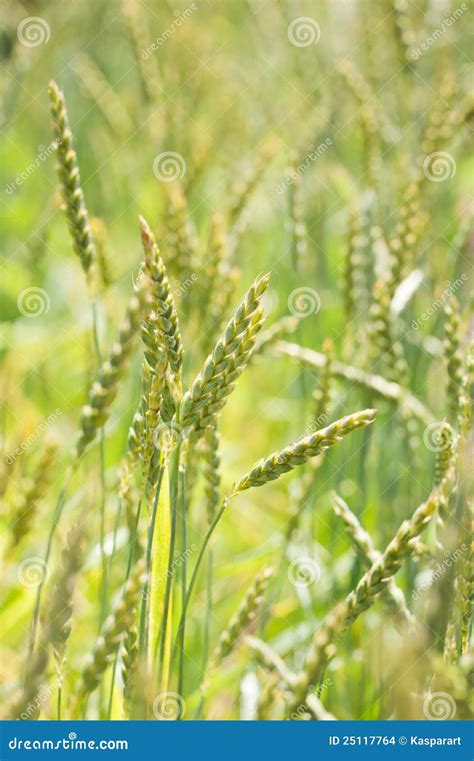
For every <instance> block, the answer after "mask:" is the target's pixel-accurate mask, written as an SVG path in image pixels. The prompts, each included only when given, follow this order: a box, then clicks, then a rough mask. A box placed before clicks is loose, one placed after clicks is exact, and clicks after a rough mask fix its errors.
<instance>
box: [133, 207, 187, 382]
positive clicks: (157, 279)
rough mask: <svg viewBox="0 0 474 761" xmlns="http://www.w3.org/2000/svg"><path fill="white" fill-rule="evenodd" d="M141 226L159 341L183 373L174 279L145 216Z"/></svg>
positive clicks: (177, 374)
mask: <svg viewBox="0 0 474 761" xmlns="http://www.w3.org/2000/svg"><path fill="white" fill-rule="evenodd" d="M140 228H141V235H142V243H143V248H144V250H145V267H146V270H147V272H148V275H149V277H150V281H151V290H152V307H153V310H154V314H155V321H154V323H155V324H154V329H155V332H156V338H157V341H158V344H161V345H163V346H165V347H166V349H167V351H168V361H169V364H170V367H171V369H172V371H173V373H174V374H175V376H177V377H179V375H180V373H181V368H182V365H183V358H184V348H183V342H182V339H181V331H180V329H179V320H178V313H177V311H176V307H175V303H174V299H173V294H172V293H171V286H170V282H169V280H168V275H167V274H166V268H165V265H164V262H163V259H162V258H161V256H160V252H159V251H158V246H157V245H156V241H155V237H154V235H153V233H152V231H151V230H150V227H149V226H148V224H147V222H146V221H145V219H144V218H143V217H140ZM152 315H153V313H152Z"/></svg>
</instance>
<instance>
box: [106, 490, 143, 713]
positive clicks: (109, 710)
mask: <svg viewBox="0 0 474 761" xmlns="http://www.w3.org/2000/svg"><path fill="white" fill-rule="evenodd" d="M145 483H146V479H145ZM142 504H143V489H142V492H141V494H140V499H139V501H138V507H137V515H136V518H135V525H134V527H133V535H132V539H131V542H130V551H129V553H128V561H127V570H126V572H125V582H124V583H125V584H126V583H127V581H128V579H129V578H130V573H131V570H132V563H133V556H134V555H135V547H136V544H137V538H138V526H139V523H140V514H141V510H142ZM117 661H118V653H116V654H115V658H114V662H113V665H112V678H111V685H110V694H109V705H108V708H107V717H108V719H110V716H111V715H112V701H113V694H114V685H115V674H116V672H117Z"/></svg>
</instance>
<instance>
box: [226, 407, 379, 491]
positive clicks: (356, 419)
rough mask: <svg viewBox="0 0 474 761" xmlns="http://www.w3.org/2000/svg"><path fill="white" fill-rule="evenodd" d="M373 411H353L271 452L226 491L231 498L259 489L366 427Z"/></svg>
mask: <svg viewBox="0 0 474 761" xmlns="http://www.w3.org/2000/svg"><path fill="white" fill-rule="evenodd" d="M375 413H376V410H371V409H367V410H362V411H361V412H354V413H353V414H352V415H347V416H346V417H343V418H341V419H340V420H336V421H335V422H334V423H331V425H328V426H326V428H322V429H321V430H320V431H316V432H315V433H312V434H310V435H309V436H305V437H304V438H301V439H299V440H298V441H295V442H294V443H293V444H290V445H289V446H287V447H285V449H281V450H278V451H276V452H273V453H272V454H271V455H268V457H265V458H264V459H262V460H259V462H257V463H256V464H255V465H254V466H253V468H252V469H251V470H249V472H248V473H246V474H245V475H244V476H242V478H241V479H240V481H238V482H237V483H236V484H235V485H234V486H233V487H232V490H231V492H230V496H232V497H233V496H234V495H236V494H238V493H239V492H241V491H245V489H251V488H253V487H254V486H263V484H266V483H267V482H268V481H275V480H276V479H277V478H279V477H280V476H281V475H282V473H288V471H290V470H293V469H294V468H296V467H297V466H298V465H302V464H303V463H305V462H306V461H307V460H309V458H310V457H315V456H316V455H318V454H320V453H321V452H323V451H324V450H325V449H327V448H328V447H332V446H333V445H334V444H337V443H338V442H339V441H340V440H341V439H342V438H343V437H344V436H347V434H348V433H351V432H352V431H355V430H357V429H358V428H363V427H365V426H366V425H370V423H372V422H373V421H374V419H375Z"/></svg>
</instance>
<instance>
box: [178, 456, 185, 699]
mask: <svg viewBox="0 0 474 761" xmlns="http://www.w3.org/2000/svg"><path fill="white" fill-rule="evenodd" d="M178 476H179V497H180V506H181V516H180V517H181V542H182V544H181V552H182V565H181V606H182V610H184V604H185V602H186V586H187V578H186V577H187V560H186V553H187V526H186V447H185V446H184V447H183V457H182V459H181V462H180V464H179V472H178ZM185 630H186V617H185V618H184V622H183V629H182V633H181V641H180V644H179V648H180V654H179V671H178V694H179V695H181V696H182V697H184V693H183V688H184V638H185Z"/></svg>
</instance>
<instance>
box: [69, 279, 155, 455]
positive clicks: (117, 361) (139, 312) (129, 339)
mask: <svg viewBox="0 0 474 761" xmlns="http://www.w3.org/2000/svg"><path fill="white" fill-rule="evenodd" d="M149 295H150V291H149V287H148V281H147V280H143V281H142V282H141V283H140V285H139V286H138V287H137V288H135V289H134V294H133V296H132V298H131V300H130V302H129V305H128V309H127V312H126V314H125V317H124V319H123V321H122V324H121V325H120V330H119V337H118V341H117V342H116V343H115V344H114V345H113V347H112V351H111V353H110V355H109V358H108V360H107V361H106V362H104V364H103V365H102V367H101V368H100V370H99V373H98V378H97V380H96V382H95V383H93V384H92V387H91V389H90V391H89V403H88V404H86V405H85V406H84V407H83V408H82V414H81V432H80V435H79V440H78V442H77V445H76V457H80V456H81V455H82V453H83V452H84V450H85V448H86V446H87V445H88V444H90V443H91V442H92V441H93V440H94V439H95V437H96V435H97V431H98V430H99V429H100V428H102V426H103V425H105V423H106V421H107V419H108V416H109V407H110V405H111V404H112V402H113V400H114V398H115V396H116V394H117V389H118V382H119V380H120V379H121V378H122V377H123V375H124V373H125V370H126V367H127V362H128V360H129V358H130V355H131V353H132V349H133V338H134V336H135V334H136V333H137V331H138V329H139V327H140V323H141V320H142V316H143V312H144V310H145V307H147V305H148V303H149Z"/></svg>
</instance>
